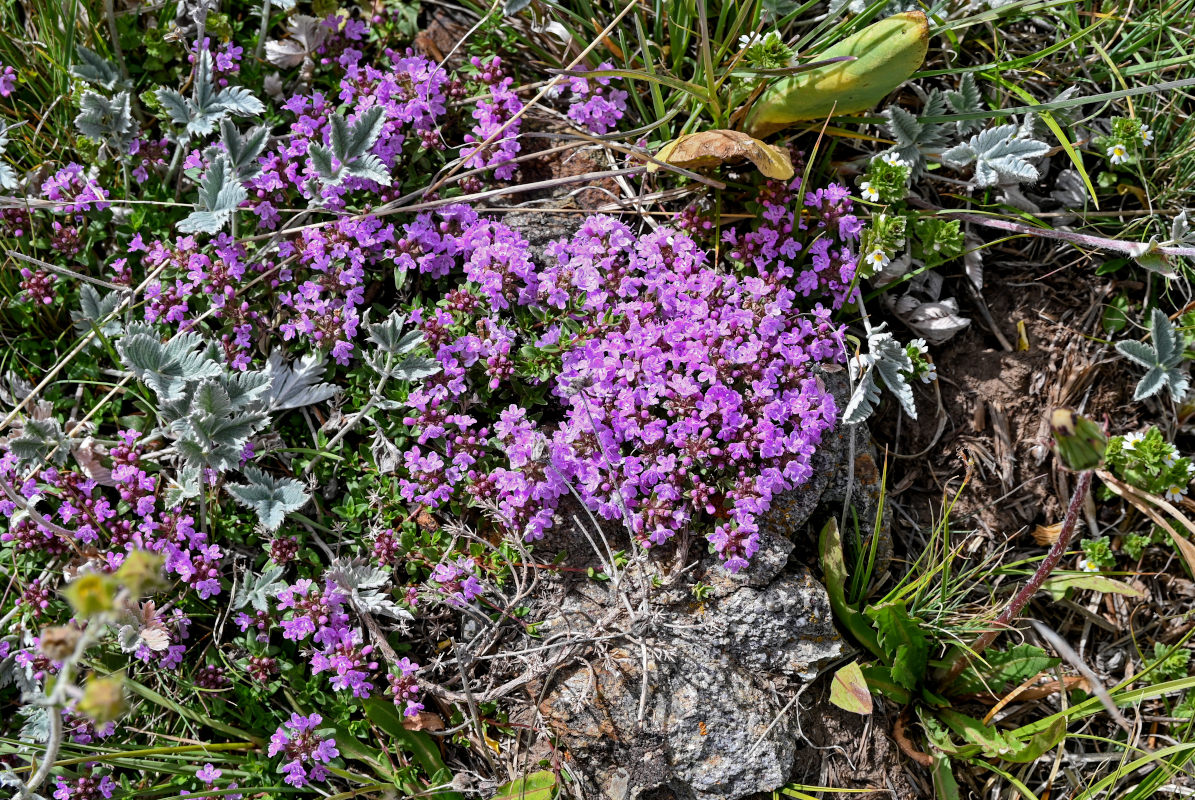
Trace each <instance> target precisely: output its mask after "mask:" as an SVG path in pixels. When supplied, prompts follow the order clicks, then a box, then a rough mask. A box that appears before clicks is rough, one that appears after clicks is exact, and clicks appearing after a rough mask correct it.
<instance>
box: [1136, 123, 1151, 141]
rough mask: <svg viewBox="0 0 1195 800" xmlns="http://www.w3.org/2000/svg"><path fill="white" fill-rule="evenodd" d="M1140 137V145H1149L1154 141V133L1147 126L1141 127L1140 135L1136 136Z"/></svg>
mask: <svg viewBox="0 0 1195 800" xmlns="http://www.w3.org/2000/svg"><path fill="white" fill-rule="evenodd" d="M1137 135H1138V136H1140V137H1141V144H1149V143H1150V142H1152V141H1153V140H1154V132H1153V131H1151V130H1150V129H1149V126H1148V125H1142V126H1141V133H1139V134H1137Z"/></svg>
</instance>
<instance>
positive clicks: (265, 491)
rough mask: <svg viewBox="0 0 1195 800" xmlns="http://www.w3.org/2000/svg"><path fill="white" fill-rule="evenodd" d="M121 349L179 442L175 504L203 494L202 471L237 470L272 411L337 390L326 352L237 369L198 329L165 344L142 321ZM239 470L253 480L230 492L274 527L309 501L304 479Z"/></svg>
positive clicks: (248, 468)
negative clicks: (329, 378) (327, 378)
mask: <svg viewBox="0 0 1195 800" xmlns="http://www.w3.org/2000/svg"><path fill="white" fill-rule="evenodd" d="M116 349H117V352H118V354H119V355H120V358H121V360H122V361H123V362H124V364H125V366H127V367H128V368H129V369H130V370H131V371H132V373H133V374H134V375H135V376H136V377H137V378H138V379H140V380H141V381H142V382H144V383H145V384H146V385H147V386H149V387H150V389H152V390H153V391H154V393H155V395H157V401H158V402H157V406H156V408H155V412H156V414H157V417H158V421H159V423H160V424H161V426H162V429H163V432H164V433H165V434H166V435H167V436H169V437H170V438H172V439H174V441H175V447H176V449H177V451H178V453H179V456H180V458H181V461H182V466H181V469H180V470H179V474H178V476H177V479H176V480H175V482H174V486H172V487H171V493H170V497H169V501H170V502H174V503H176V504H177V503H178V502H180V501H181V500H182V499H185V498H187V497H193V496H195V495H197V494H198V493H199V491H200V480H199V479H200V475H201V473H202V470H203V469H211V470H215V471H216V472H217V473H220V472H226V471H229V470H233V469H237V468H238V467H239V465H240V463H241V457H242V455H243V454H244V452H245V445H246V444H248V442H249V439H250V437H252V436H253V435H254V434H256V433H257V432H258V431H260V430H261V429H262V428H264V427H265V426H266V424H267V423H268V422H269V419H270V417H269V414H270V412H271V411H284V410H287V409H292V408H299V407H302V406H305V405H310V404H311V403H316V402H322V401H323V400H326V399H328V398H329V397H331V396H332V394H333V393H334V392H335V389H334V388H333V387H331V386H330V385H328V384H325V383H320V382H319V379H320V378H321V377H322V376H323V373H324V368H323V360H322V358H321V357H319V356H307V357H304V358H302V359H300V360H299V361H298V362H296V363H295V364H293V365H288V364H285V363H284V362H283V361H282V358H281V356H280V355H277V356H274V357H271V360H270V362H269V364H268V366H267V367H266V369H264V370H250V371H243V372H232V371H229V370H228V368H227V367H226V366H225V365H223V364H222V363H220V361H219V360H218V358H217V355H218V352H219V351H218V348H216V347H214V346H213V345H212V344H211V343H209V342H205V341H204V339H203V338H202V337H201V336H200V335H199V334H197V333H193V332H185V333H180V334H178V335H176V336H174V337H173V338H171V339H170V340H168V341H166V342H162V341H161V340H160V339H159V338H158V337H157V335H156V334H155V333H154V332H153V330H152V329H151V328H149V326H147V325H144V324H140V323H139V324H135V325H130V326H129V330H128V332H127V333H126V334H125V335H124V336H123V337H121V339H120V341H118V342H117V344H116ZM240 471H241V473H242V475H244V476H245V478H246V479H247V481H248V483H246V484H233V485H230V486H228V487H227V489H228V492H229V494H231V495H232V497H233V498H234V499H235V500H237V502H239V503H242V504H243V505H246V506H247V507H249V508H251V509H253V511H254V513H255V514H257V517H258V519H259V520H260V521H261V523H262V525H264V526H265V527H266V528H268V529H270V530H274V529H276V528H277V527H278V526H279V525H280V524H281V522H282V519H283V517H284V516H285V515H286V514H287V513H288V512H290V511H293V510H295V509H297V508H299V507H301V506H302V505H303V504H304V503H305V502H307V493H306V492H305V491H304V489H303V486H302V484H301V483H299V482H298V481H296V480H294V479H292V478H274V477H272V476H270V475H268V474H266V473H264V472H262V471H260V470H258V469H257V468H255V467H252V466H245V467H243V468H240Z"/></svg>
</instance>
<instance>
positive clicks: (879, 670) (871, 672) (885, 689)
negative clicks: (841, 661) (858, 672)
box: [862, 664, 913, 706]
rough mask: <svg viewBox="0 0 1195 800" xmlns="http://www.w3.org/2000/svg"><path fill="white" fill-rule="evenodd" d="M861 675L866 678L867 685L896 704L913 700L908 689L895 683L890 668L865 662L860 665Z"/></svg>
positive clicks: (905, 703) (903, 703)
mask: <svg viewBox="0 0 1195 800" xmlns="http://www.w3.org/2000/svg"><path fill="white" fill-rule="evenodd" d="M862 671H863V677H864V678H866V679H867V687H868V688H869V689H870V690H871V691H872V692H877V693H879V694H882V695H883V696H884V697H887V698H888V699H889V700H891V701H892V702H894V703H897V704H898V705H902V706H904V705H908V704H909V703H911V702H912V701H913V695H912V693H911V692H909V690H908V689H906V688H904V687H903V686H899V685H897V683H896V681H894V680H893V679H892V669H891V668H890V667H886V666H884V665H883V664H867V665H865V666H863V667H862Z"/></svg>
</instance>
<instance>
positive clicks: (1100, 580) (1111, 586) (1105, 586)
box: [1043, 572, 1145, 600]
mask: <svg viewBox="0 0 1195 800" xmlns="http://www.w3.org/2000/svg"><path fill="white" fill-rule="evenodd" d="M1043 588H1045V589H1046V590H1047V591H1048V592H1049V593H1050V595H1051V596H1052V597H1053V598H1054V599H1055V600H1061V599H1062V598H1064V597H1066V595H1067V592H1070V591H1071V590H1072V589H1079V590H1084V591H1090V592H1102V593H1104V594H1120V595H1124V596H1125V597H1134V598H1143V597H1145V594H1144V593H1143V592H1142V591H1140V590H1139V589H1134V588H1133V587H1132V586H1129V585H1128V584H1127V583H1125V582H1124V581H1118V580H1116V579H1115V578H1109V577H1108V576H1106V575H1100V574H1098V573H1095V572H1072V573H1062V574H1057V575H1051V576H1050V577H1049V578H1047V579H1046V582H1045V584H1043Z"/></svg>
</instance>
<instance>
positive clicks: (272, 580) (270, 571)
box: [233, 564, 286, 611]
mask: <svg viewBox="0 0 1195 800" xmlns="http://www.w3.org/2000/svg"><path fill="white" fill-rule="evenodd" d="M285 571H286V567H285V566H280V565H278V564H271V565H269V566H267V567H266V569H265V572H263V573H261V574H260V575H258V576H257V577H253V576H250V578H251V580H248V581H245V582H244V583H242V584H241V585H240V587H239V588H238V589H237V594H236V598H235V599H234V600H233V606H234V608H244V607H245V606H249V605H251V606H253V609H254V610H255V611H269V610H270V600H272V599H273V598H275V597H276V596H277V595H278V592H279V591H280V590H281V589H282V587H283V586H285V585H286V582H285V581H283V580H282V574H283V573H284V572H285Z"/></svg>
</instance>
